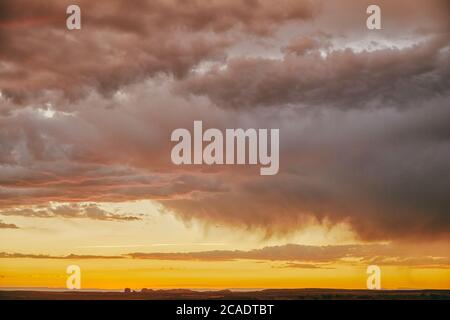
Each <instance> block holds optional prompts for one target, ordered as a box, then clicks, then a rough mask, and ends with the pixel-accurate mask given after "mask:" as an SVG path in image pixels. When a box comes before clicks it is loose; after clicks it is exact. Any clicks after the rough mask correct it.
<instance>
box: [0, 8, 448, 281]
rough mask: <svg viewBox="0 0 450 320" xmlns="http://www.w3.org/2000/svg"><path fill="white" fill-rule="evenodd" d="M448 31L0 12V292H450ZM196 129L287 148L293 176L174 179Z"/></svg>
mask: <svg viewBox="0 0 450 320" xmlns="http://www.w3.org/2000/svg"><path fill="white" fill-rule="evenodd" d="M73 3H76V4H78V5H79V6H80V8H81V13H82V29H81V30H72V31H69V30H67V28H66V18H67V15H66V8H67V6H68V5H69V4H73ZM369 4H377V5H379V6H380V7H381V10H382V30H368V29H367V27H366V19H367V17H368V15H367V13H366V9H367V7H368V5H369ZM449 12H450V3H449V1H446V0H428V1H423V0H371V1H366V0H333V1H327V0H281V1H269V0H208V1H207V0H185V1H181V0H148V1H139V2H137V1H136V2H134V1H133V2H132V1H126V0H114V1H111V0H96V1H88V0H78V1H76V2H74V1H66V0H46V1H36V0H1V2H0V287H2V288H11V287H23V288H64V287H65V285H66V279H67V274H66V267H67V266H68V265H71V264H76V265H79V266H80V267H81V270H82V287H83V289H89V288H100V289H123V288H125V287H130V288H136V289H139V288H144V287H147V288H213V289H219V288H241V289H243V288H294V287H295V288H311V287H317V288H366V279H367V274H366V268H367V266H369V265H378V266H379V267H380V268H381V270H382V278H381V284H382V287H383V288H388V289H394V288H446V289H450V25H449V21H450V19H449ZM195 120H201V121H203V126H204V127H205V128H219V129H221V130H223V129H225V128H243V129H247V128H263V129H270V128H278V129H280V170H279V173H278V174H277V175H273V176H261V175H260V174H259V166H251V165H248V166H243V165H239V166H237V165H222V166H207V165H197V166H176V165H174V164H172V161H171V157H170V154H171V149H172V147H173V146H174V143H173V142H171V140H170V136H171V132H172V131H173V130H175V129H177V128H187V129H188V130H192V128H193V122H194V121H195Z"/></svg>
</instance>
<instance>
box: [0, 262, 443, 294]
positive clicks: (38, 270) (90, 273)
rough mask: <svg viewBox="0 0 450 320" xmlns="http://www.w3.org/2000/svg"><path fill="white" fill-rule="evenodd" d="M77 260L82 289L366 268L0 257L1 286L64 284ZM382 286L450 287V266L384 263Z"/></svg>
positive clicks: (292, 284) (359, 272)
mask: <svg viewBox="0 0 450 320" xmlns="http://www.w3.org/2000/svg"><path fill="white" fill-rule="evenodd" d="M70 264H76V265H79V266H80V268H81V270H82V273H81V283H82V289H118V290H121V289H124V288H127V287H128V288H132V289H135V290H139V289H142V288H160V289H167V288H191V289H227V288H228V289H229V288H235V289H249V288H250V289H251V288H253V289H264V288H337V289H366V279H367V275H366V269H365V268H363V267H353V266H346V265H335V264H331V265H330V266H328V267H327V268H326V269H304V268H289V267H285V266H284V264H283V263H281V262H277V263H274V262H266V261H245V260H238V261H220V262H217V261H214V262H211V261H208V262H203V261H162V260H156V261H153V260H152V261H148V260H132V259H130V260H128V259H124V260H102V259H98V260H97V259H96V260H88V261H87V260H47V259H42V260H41V259H39V260H36V259H2V261H1V269H2V271H1V272H2V279H1V282H0V287H3V288H13V287H16V288H20V287H22V288H55V289H58V288H59V289H61V288H65V283H66V279H67V274H66V273H65V272H66V268H67V266H68V265H70ZM382 288H383V289H449V288H450V269H423V268H410V267H383V268H382Z"/></svg>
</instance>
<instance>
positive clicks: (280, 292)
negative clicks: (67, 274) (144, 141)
mask: <svg viewBox="0 0 450 320" xmlns="http://www.w3.org/2000/svg"><path fill="white" fill-rule="evenodd" d="M0 299H1V300H13V299H14V300H49V299H50V300H178V299H184V300H189V299H192V300H206V299H208V300H386V299H387V300H449V299H450V290H341V289H266V290H259V291H245V292H242V291H231V290H220V291H194V290H186V289H171V290H152V289H142V290H141V291H132V290H129V289H125V290H124V291H123V292H117V291H116V292H111V291H110V292H106V291H102V292H100V291H97V292H92V291H91V292H87V291H19V290H17V291H13V290H11V291H0Z"/></svg>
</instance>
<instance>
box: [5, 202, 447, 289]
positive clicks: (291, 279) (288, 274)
mask: <svg viewBox="0 0 450 320" xmlns="http://www.w3.org/2000/svg"><path fill="white" fill-rule="evenodd" d="M98 205H99V206H100V207H102V208H104V209H107V210H109V211H113V212H116V213H120V214H130V213H132V214H137V215H140V216H141V217H142V220H138V221H126V222H114V221H113V222H112V221H94V220H89V219H63V218H25V217H8V220H7V221H8V222H11V223H17V224H20V225H21V229H19V230H10V231H8V230H5V231H2V232H1V233H0V239H1V242H0V243H1V244H0V252H5V253H19V254H20V253H21V254H34V255H39V254H41V255H48V256H54V257H59V258H53V259H46V258H33V259H31V258H26V257H25V258H20V257H16V258H7V257H3V258H2V259H0V287H2V288H11V287H19V288H20V287H22V288H64V287H65V281H66V279H67V276H68V275H67V274H66V268H67V266H68V265H70V264H76V265H79V266H80V267H81V270H82V288H85V289H123V288H125V287H130V288H133V289H140V288H193V289H202V288H207V289H223V288H237V289H245V288H247V289H248V288H255V289H258V288H259V289H262V288H311V287H313V288H339V289H344V288H349V289H365V288H366V287H365V286H366V279H367V274H366V269H365V266H364V265H361V264H358V259H356V260H355V261H352V259H347V261H345V259H343V260H340V261H334V260H332V259H331V260H329V261H324V263H318V264H317V263H316V264H315V263H310V264H308V265H307V266H305V265H303V264H302V263H298V264H297V263H296V261H295V260H294V261H292V260H286V261H283V260H281V259H279V260H274V261H271V260H270V259H269V260H258V259H256V258H255V259H250V260H248V259H247V260H245V259H233V260H229V261H216V260H212V261H205V260H201V261H199V260H196V259H175V260H164V259H151V260H150V259H132V258H121V259H114V258H113V259H102V258H99V259H92V258H89V259H67V258H65V259H61V257H64V256H67V255H69V254H77V255H98V256H121V255H123V254H127V253H130V252H145V253H152V252H158V253H165V252H166V253H171V252H175V253H183V252H204V251H215V250H228V251H234V250H243V251H245V250H253V249H259V248H264V247H268V246H277V245H279V246H283V245H284V244H287V243H296V244H302V245H311V246H333V245H346V244H357V243H359V242H358V241H357V240H356V237H354V235H353V234H352V232H351V230H350V229H349V228H348V227H347V226H346V225H336V226H334V227H327V226H323V225H322V226H320V225H310V226H307V227H305V228H304V229H302V230H300V231H299V232H298V233H296V234H291V235H287V236H285V237H278V238H276V237H275V238H269V239H266V238H264V236H263V234H258V233H257V232H251V233H250V232H246V231H245V230H238V229H230V228H228V227H225V226H205V225H203V224H200V223H198V222H196V221H191V222H189V223H186V222H183V221H181V220H179V219H177V218H176V217H175V216H174V215H172V214H168V213H162V212H161V211H160V210H159V208H158V206H157V205H155V204H154V203H153V202H151V201H134V202H126V203H102V204H98ZM445 245H446V244H445V243H444V245H438V246H435V247H434V248H431V247H430V250H432V251H433V252H436V253H441V254H442V253H443V252H445ZM417 248H420V246H416V249H415V250H416V251H417V250H418V249H417ZM427 248H428V247H425V249H423V248H422V249H420V250H421V252H427V250H428V249H427ZM402 250H403V249H402ZM405 250H406V251H408V252H410V251H411V250H413V252H414V249H411V248H409V247H408V246H407V247H406V248H405ZM424 250H425V251H424ZM436 259H439V257H437V258H436ZM381 267H382V287H383V288H385V289H398V288H419V289H420V288H428V289H430V288H433V289H448V288H450V268H447V267H442V266H441V267H433V266H428V267H426V268H424V267H420V266H408V265H402V266H381Z"/></svg>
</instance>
